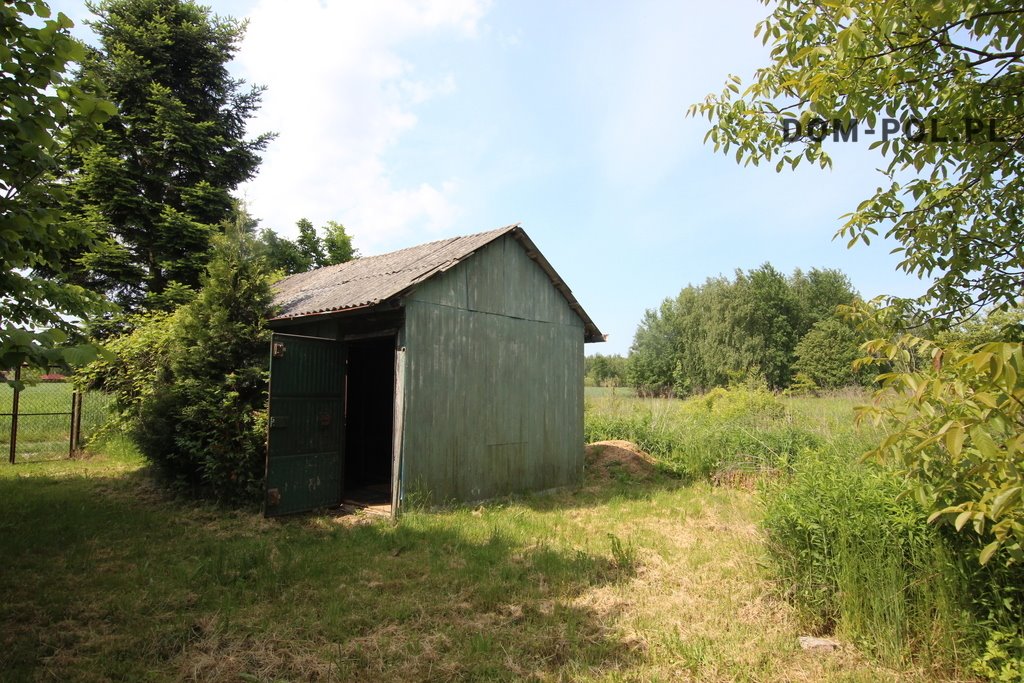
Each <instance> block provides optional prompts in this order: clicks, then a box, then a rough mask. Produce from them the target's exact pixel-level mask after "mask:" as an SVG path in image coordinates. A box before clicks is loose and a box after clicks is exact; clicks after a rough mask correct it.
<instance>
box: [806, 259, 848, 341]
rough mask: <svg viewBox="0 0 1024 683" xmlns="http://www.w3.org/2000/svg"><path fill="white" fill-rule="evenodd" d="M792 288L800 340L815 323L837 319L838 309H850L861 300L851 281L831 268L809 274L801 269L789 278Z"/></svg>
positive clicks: (815, 269) (815, 270) (816, 270)
mask: <svg viewBox="0 0 1024 683" xmlns="http://www.w3.org/2000/svg"><path fill="white" fill-rule="evenodd" d="M789 284H790V287H791V288H792V290H793V296H794V297H795V298H796V302H797V305H798V306H799V308H800V320H799V322H798V324H797V334H798V335H799V336H800V337H803V336H804V335H806V334H807V332H808V331H810V329H811V328H812V327H813V326H814V325H815V324H816V323H818V322H821V321H822V320H828V319H829V318H832V317H834V316H835V314H836V308H837V307H839V306H849V305H850V302H851V301H853V300H854V299H857V298H858V295H857V291H856V290H855V289H854V288H853V284H852V283H851V282H850V278H848V277H847V276H846V274H845V273H843V272H842V271H840V270H835V269H832V268H822V269H819V268H811V269H810V270H809V271H807V272H806V273H804V272H803V271H801V270H800V269H799V268H798V269H797V270H795V271H793V275H792V276H790V279H789Z"/></svg>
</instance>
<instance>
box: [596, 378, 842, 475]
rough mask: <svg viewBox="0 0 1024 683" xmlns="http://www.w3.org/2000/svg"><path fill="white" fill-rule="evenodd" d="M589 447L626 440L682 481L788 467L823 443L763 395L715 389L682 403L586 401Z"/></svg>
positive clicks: (777, 402) (772, 397) (773, 398)
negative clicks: (681, 478)
mask: <svg viewBox="0 0 1024 683" xmlns="http://www.w3.org/2000/svg"><path fill="white" fill-rule="evenodd" d="M585 415H586V419H585V421H584V436H585V438H586V439H587V441H590V442H592V441H602V440H608V439H625V440H627V441H632V442H633V443H635V444H637V445H638V446H639V447H640V448H642V449H643V450H645V451H647V452H648V453H650V454H651V455H653V456H655V458H657V460H658V462H659V464H660V466H661V467H662V468H663V469H665V470H666V471H668V472H671V473H673V474H675V475H678V476H681V477H683V478H684V479H687V480H690V481H695V480H700V479H709V478H713V477H714V476H716V475H718V474H722V473H730V472H736V471H741V472H763V471H766V470H775V469H779V468H787V467H789V466H791V464H792V462H793V460H794V458H795V457H796V456H797V454H798V453H799V452H800V451H801V450H802V449H806V448H813V447H816V446H819V445H821V443H823V439H824V437H823V436H822V435H821V434H819V433H817V432H815V431H814V430H812V429H810V428H808V427H807V426H805V425H801V424H799V422H798V421H797V419H795V418H794V416H793V414H792V413H791V412H790V411H789V410H788V409H787V408H786V405H785V404H784V402H783V400H782V399H780V398H779V397H777V396H775V395H774V394H771V393H770V392H768V391H764V390H745V389H733V390H727V389H716V390H714V391H712V392H710V393H708V394H705V395H704V396H701V397H698V398H693V399H690V400H687V401H674V400H670V399H631V398H622V397H616V396H612V397H604V398H602V399H590V400H588V401H587V408H586V411H585Z"/></svg>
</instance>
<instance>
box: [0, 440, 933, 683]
mask: <svg viewBox="0 0 1024 683" xmlns="http://www.w3.org/2000/svg"><path fill="white" fill-rule="evenodd" d="M758 515H759V512H758V506H757V504H756V502H755V494H753V493H751V492H750V491H747V490H744V489H741V488H726V487H711V486H709V485H706V484H698V485H693V486H684V485H682V484H680V483H679V481H678V480H675V479H669V478H665V477H663V476H662V475H658V474H655V475H653V476H652V477H651V478H649V479H646V480H643V481H638V480H635V479H633V480H631V479H630V478H629V477H628V476H624V475H623V474H622V473H618V474H616V476H613V477H607V478H603V479H600V480H599V479H596V478H594V477H589V478H588V481H587V483H586V485H585V486H584V487H582V488H581V489H578V490H575V491H567V492H563V493H559V494H555V495H548V496H538V497H528V498H523V499H517V500H512V501H504V502H496V503H491V504H488V505H485V506H481V507H477V508H457V509H452V510H446V511H440V512H432V513H423V512H413V513H409V514H406V515H404V516H403V517H402V518H401V520H400V521H399V522H398V523H397V524H392V523H390V522H388V521H386V520H383V519H369V518H367V517H363V516H347V517H336V516H330V515H312V516H301V517H296V518H292V519H286V520H282V521H269V520H265V519H263V518H262V517H261V516H259V514H257V513H256V512H237V511H226V510H223V509H219V508H217V507H214V506H210V505H203V504H196V503H191V502H186V501H181V500H174V499H173V498H171V497H169V496H168V495H167V494H166V493H164V492H163V491H162V490H161V489H158V488H156V487H155V486H154V485H153V483H152V481H151V479H150V478H149V475H148V474H147V472H146V471H145V470H144V468H143V464H142V462H141V461H140V460H139V459H138V456H136V455H135V454H134V453H133V452H132V451H131V450H130V449H129V448H126V447H125V446H124V445H123V444H119V443H116V442H115V443H112V444H111V445H109V446H108V447H107V448H105V449H104V452H103V453H102V454H100V455H95V456H94V457H91V458H87V459H83V460H75V461H64V462H39V463H26V464H19V465H15V466H10V465H3V466H0V544H2V547H0V552H2V554H3V577H2V579H3V580H2V582H0V638H2V643H0V672H3V673H2V674H0V677H2V678H3V679H4V680H76V681H108V680H132V681H176V680H204V681H209V680H213V681H239V680H243V681H245V680H252V681H276V680H289V681H291V680H294V681H305V680H338V681H343V680H344V681H350V680H359V681H378V680H396V681H421V680H424V681H426V680H431V681H433V680H440V681H443V680H598V681H625V680H629V681H659V680H660V681H680V680H693V681H698V680H699V681H732V680H749V681H775V680H798V681H800V680H802V681H818V680H837V681H876V680H892V681H896V680H901V681H902V680H926V677H925V676H924V675H922V674H918V673H915V672H913V671H892V670H887V669H884V668H881V667H879V666H877V665H875V664H872V663H871V662H869V661H866V660H865V659H864V658H863V657H862V656H860V655H859V654H857V652H856V651H854V650H853V648H851V647H845V648H843V649H841V650H840V651H838V652H835V653H831V654H824V655H822V654H812V653H809V652H805V651H802V650H801V649H800V648H799V646H798V644H797V637H798V636H799V635H801V634H802V633H801V631H800V629H799V627H798V625H797V622H796V617H795V615H794V613H793V611H792V610H791V609H790V607H789V606H788V605H787V604H786V603H785V602H783V601H782V600H780V599H779V598H777V597H776V595H777V590H776V589H775V587H773V586H772V585H771V584H770V583H769V582H768V580H767V579H766V574H765V570H764V564H763V562H764V551H763V546H762V539H761V536H760V532H759V530H758V527H757V521H758Z"/></svg>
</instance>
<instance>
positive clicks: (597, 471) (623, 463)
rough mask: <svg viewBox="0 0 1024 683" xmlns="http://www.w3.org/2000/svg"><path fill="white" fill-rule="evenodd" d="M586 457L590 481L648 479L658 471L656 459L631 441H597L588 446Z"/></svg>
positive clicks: (585, 452)
mask: <svg viewBox="0 0 1024 683" xmlns="http://www.w3.org/2000/svg"><path fill="white" fill-rule="evenodd" d="M584 456H585V460H584V463H585V464H584V468H585V471H586V476H587V478H588V479H598V480H605V479H610V478H612V477H621V476H627V477H629V478H630V479H648V478H650V477H652V476H654V473H655V472H656V471H657V470H656V467H655V464H654V458H652V457H651V456H650V455H649V454H647V453H644V452H643V451H642V450H640V449H639V448H637V446H636V444H634V443H632V442H630V441H596V442H594V443H591V444H587V446H586V449H585V451H584Z"/></svg>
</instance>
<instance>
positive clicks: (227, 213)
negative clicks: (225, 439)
mask: <svg viewBox="0 0 1024 683" xmlns="http://www.w3.org/2000/svg"><path fill="white" fill-rule="evenodd" d="M89 7H90V9H91V10H92V11H93V12H94V13H95V14H96V15H97V19H96V20H94V21H91V22H89V25H90V26H91V27H92V29H93V30H94V31H95V32H96V34H97V36H98V38H99V42H100V46H101V47H100V49H99V50H93V51H92V52H91V53H90V54H89V55H88V56H87V58H86V59H85V60H84V64H83V73H84V74H85V76H87V77H92V78H98V79H100V80H102V81H103V82H104V83H105V84H106V87H107V88H108V90H109V94H110V97H111V98H112V99H113V100H114V101H115V102H116V103H117V105H118V108H119V112H118V114H117V115H116V116H114V117H113V118H111V119H110V120H109V121H107V122H106V123H105V124H104V125H103V130H102V135H101V136H100V138H99V144H98V145H96V146H95V147H94V148H92V149H91V150H89V151H87V152H85V153H83V154H82V155H81V159H80V166H81V168H80V172H79V173H78V175H77V176H76V177H75V179H74V182H73V183H72V184H71V191H72V194H73V199H74V201H73V204H72V207H71V210H72V211H73V212H74V215H75V219H76V220H86V221H89V222H90V223H92V224H93V225H94V226H95V228H96V229H97V230H98V231H99V232H100V233H101V234H102V235H103V239H102V240H101V242H100V243H99V244H96V245H91V246H89V247H88V248H84V249H73V250H70V252H69V253H68V254H67V259H68V260H69V261H70V262H71V263H73V264H74V265H75V267H76V275H75V278H74V281H75V282H77V283H78V284H82V285H85V286H86V287H88V288H89V289H91V290H93V291H98V292H103V293H106V294H107V295H108V296H109V297H111V298H112V299H113V300H114V301H115V302H116V303H118V304H119V305H120V306H121V307H122V308H123V309H124V310H125V311H128V312H133V311H139V310H142V309H170V308H173V307H174V306H175V305H177V304H178V303H181V301H182V300H183V299H187V298H188V297H187V296H183V294H185V293H186V292H184V291H183V290H187V289H190V288H194V287H196V286H197V285H198V284H199V279H200V276H201V275H202V273H203V272H204V271H205V268H206V264H207V262H208V260H209V258H210V242H211V239H212V237H213V236H214V235H216V234H217V233H218V232H220V230H221V225H222V224H223V223H224V221H226V220H227V219H229V218H230V217H231V215H232V210H233V200H232V198H231V196H230V192H231V191H232V190H233V189H235V188H236V187H237V186H238V184H239V183H241V182H243V181H245V180H247V179H249V178H251V177H252V176H253V174H254V173H255V172H256V169H257V167H258V165H259V163H260V157H259V152H260V150H262V149H263V148H264V147H265V146H266V144H267V142H268V141H269V140H270V139H271V136H270V135H266V134H264V135H260V136H258V137H256V138H255V139H252V140H248V139H246V124H247V122H248V121H249V119H250V118H251V117H252V116H253V115H254V114H255V112H256V109H257V108H258V106H259V102H260V97H261V93H262V90H263V89H262V88H260V87H255V86H253V87H249V88H245V87H244V86H245V84H244V82H243V81H240V80H236V79H233V78H231V76H230V75H229V74H228V72H227V69H226V64H227V62H228V61H230V60H231V58H232V56H233V55H234V54H235V52H236V51H237V49H238V45H239V42H240V40H241V38H242V35H243V33H244V30H245V25H244V23H240V22H238V21H236V20H234V19H230V18H222V17H218V16H216V15H211V14H210V10H209V8H207V7H203V6H201V5H198V4H196V3H194V2H190V1H185V0H103V1H102V2H99V3H97V4H90V5H89Z"/></svg>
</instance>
